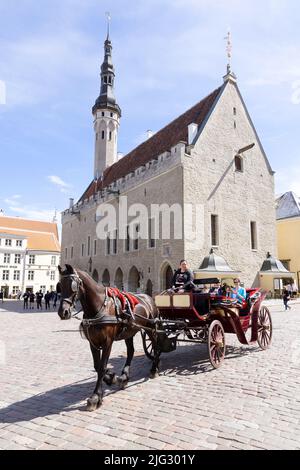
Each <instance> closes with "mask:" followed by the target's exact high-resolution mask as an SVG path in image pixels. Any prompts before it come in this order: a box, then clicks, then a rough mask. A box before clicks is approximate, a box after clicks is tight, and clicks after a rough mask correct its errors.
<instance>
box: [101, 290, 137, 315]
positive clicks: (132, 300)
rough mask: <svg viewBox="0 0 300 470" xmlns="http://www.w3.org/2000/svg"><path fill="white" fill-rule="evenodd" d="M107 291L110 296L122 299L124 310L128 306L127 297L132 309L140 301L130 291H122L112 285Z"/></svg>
mask: <svg viewBox="0 0 300 470" xmlns="http://www.w3.org/2000/svg"><path fill="white" fill-rule="evenodd" d="M107 293H108V295H109V297H116V298H117V299H119V300H120V302H121V305H122V309H123V310H124V309H125V308H126V299H127V300H128V302H129V304H130V308H131V309H132V310H133V309H134V307H135V306H136V305H137V304H138V303H140V302H139V300H138V299H137V298H136V297H135V296H134V295H133V294H129V292H121V291H120V290H119V289H117V288H116V287H110V288H109V289H108V290H107Z"/></svg>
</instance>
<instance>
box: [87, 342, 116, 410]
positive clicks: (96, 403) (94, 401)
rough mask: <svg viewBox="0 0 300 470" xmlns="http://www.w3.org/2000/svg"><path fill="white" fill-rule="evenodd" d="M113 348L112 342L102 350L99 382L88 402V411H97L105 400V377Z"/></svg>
mask: <svg viewBox="0 0 300 470" xmlns="http://www.w3.org/2000/svg"><path fill="white" fill-rule="evenodd" d="M111 348H112V341H109V340H108V341H107V343H106V345H105V346H103V348H102V354H101V360H100V364H99V368H98V380H97V383H96V387H95V390H94V392H93V395H92V396H91V397H90V398H89V399H88V401H87V411H95V410H96V409H97V408H99V407H100V406H101V405H102V400H103V387H102V385H103V383H102V382H103V377H104V375H105V372H106V368H107V363H108V359H109V356H110V352H111Z"/></svg>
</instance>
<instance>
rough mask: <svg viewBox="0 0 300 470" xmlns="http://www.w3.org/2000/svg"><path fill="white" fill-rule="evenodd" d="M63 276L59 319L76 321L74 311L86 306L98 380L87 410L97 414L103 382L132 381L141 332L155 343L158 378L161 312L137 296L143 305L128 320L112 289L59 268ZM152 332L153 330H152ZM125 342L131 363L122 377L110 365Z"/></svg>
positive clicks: (85, 327)
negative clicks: (115, 350)
mask: <svg viewBox="0 0 300 470" xmlns="http://www.w3.org/2000/svg"><path fill="white" fill-rule="evenodd" d="M58 269H59V272H60V290H61V302H60V306H59V310H58V315H59V317H60V318H61V319H62V320H69V319H70V318H72V309H73V308H74V307H75V303H76V300H77V299H78V300H79V301H80V303H81V305H82V310H83V321H82V323H81V330H82V332H83V333H84V335H85V337H86V338H87V339H88V341H89V343H90V348H91V351H92V355H93V360H94V367H95V370H96V372H97V374H98V380H97V384H96V387H95V390H94V392H93V395H92V396H91V397H90V398H89V399H88V400H87V410H88V411H94V410H95V409H97V408H99V407H100V406H101V404H102V399H103V380H104V381H105V382H106V383H107V384H108V385H112V384H113V383H118V384H119V385H120V386H121V387H124V386H125V385H126V384H127V382H128V380H129V368H130V365H131V361H132V358H133V355H134V346H133V337H134V335H135V334H136V333H137V332H138V331H140V329H141V328H143V327H144V328H147V332H148V334H149V335H150V337H151V339H152V341H153V347H154V359H153V362H152V367H151V371H150V377H151V378H154V377H156V376H157V375H158V364H159V355H160V354H159V350H158V348H157V343H156V339H155V335H154V334H152V331H153V332H154V328H153V326H154V324H155V319H156V318H157V309H156V307H155V304H154V302H153V299H152V298H151V297H149V296H148V295H145V294H139V295H136V297H137V299H138V300H139V303H138V304H137V305H136V306H135V308H134V311H133V312H132V315H130V314H128V315H126V314H125V316H124V312H122V311H121V309H120V304H119V302H118V300H117V299H116V298H115V297H113V296H112V297H111V296H109V293H108V289H107V288H106V287H104V286H102V285H99V284H97V283H96V282H95V281H94V280H93V279H92V278H91V277H90V276H89V275H88V274H87V273H86V272H83V271H80V270H75V269H74V268H73V267H72V266H70V265H68V264H67V265H66V269H65V270H64V271H63V270H62V268H61V267H60V266H59V267H58ZM148 328H150V329H149V330H148ZM120 340H125V342H126V346H127V359H126V363H125V366H124V368H123V370H122V375H121V377H117V376H116V375H115V374H113V373H111V372H108V371H107V363H108V360H109V356H110V353H111V348H112V344H113V342H114V341H120Z"/></svg>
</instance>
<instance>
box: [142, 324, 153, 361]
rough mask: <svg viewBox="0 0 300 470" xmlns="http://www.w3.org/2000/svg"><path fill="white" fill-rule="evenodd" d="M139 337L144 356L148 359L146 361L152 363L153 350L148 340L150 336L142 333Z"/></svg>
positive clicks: (150, 341) (150, 340)
mask: <svg viewBox="0 0 300 470" xmlns="http://www.w3.org/2000/svg"><path fill="white" fill-rule="evenodd" d="M141 335H142V341H143V348H144V352H145V354H146V356H147V357H148V359H150V360H151V361H153V360H154V348H153V343H152V339H151V338H150V336H149V335H148V333H147V332H146V331H142V332H141Z"/></svg>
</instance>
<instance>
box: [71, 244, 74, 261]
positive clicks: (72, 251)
mask: <svg viewBox="0 0 300 470" xmlns="http://www.w3.org/2000/svg"><path fill="white" fill-rule="evenodd" d="M73 257H74V247H73V246H72V247H71V259H73Z"/></svg>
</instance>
